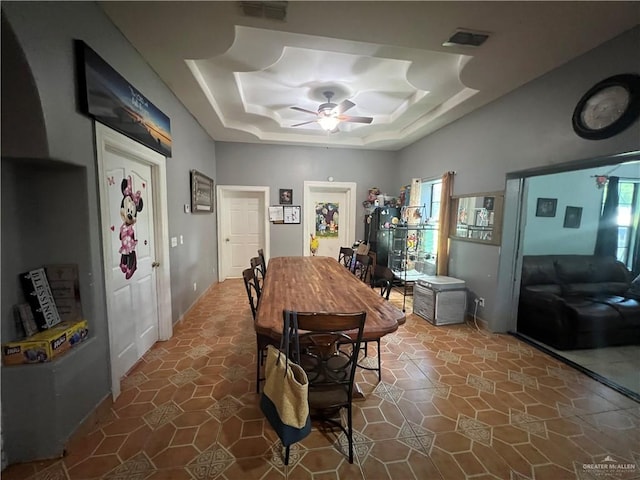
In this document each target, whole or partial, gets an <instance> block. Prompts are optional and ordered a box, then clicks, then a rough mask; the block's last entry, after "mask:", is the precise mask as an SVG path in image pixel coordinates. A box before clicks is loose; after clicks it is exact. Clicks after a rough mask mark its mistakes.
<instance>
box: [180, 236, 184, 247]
mask: <svg viewBox="0 0 640 480" xmlns="http://www.w3.org/2000/svg"><path fill="white" fill-rule="evenodd" d="M182 244H184V237H183V236H182V235H180V245H182Z"/></svg>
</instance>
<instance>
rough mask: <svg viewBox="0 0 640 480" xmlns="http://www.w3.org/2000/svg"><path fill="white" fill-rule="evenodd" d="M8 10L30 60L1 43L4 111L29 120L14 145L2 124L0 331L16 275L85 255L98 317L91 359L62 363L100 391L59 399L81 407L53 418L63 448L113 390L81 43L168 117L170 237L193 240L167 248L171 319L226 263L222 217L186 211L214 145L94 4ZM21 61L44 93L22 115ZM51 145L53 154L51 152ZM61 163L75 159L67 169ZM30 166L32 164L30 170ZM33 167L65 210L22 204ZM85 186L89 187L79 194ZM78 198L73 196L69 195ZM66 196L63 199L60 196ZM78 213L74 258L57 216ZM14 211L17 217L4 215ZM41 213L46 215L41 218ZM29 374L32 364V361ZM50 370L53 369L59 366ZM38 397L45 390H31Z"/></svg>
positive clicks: (22, 5) (88, 298) (87, 387)
mask: <svg viewBox="0 0 640 480" xmlns="http://www.w3.org/2000/svg"><path fill="white" fill-rule="evenodd" d="M2 11H3V14H4V15H5V16H6V19H7V21H8V24H9V25H10V27H11V29H12V30H13V32H14V33H15V37H16V38H17V42H18V44H19V47H20V48H21V49H22V50H23V52H24V59H25V60H26V61H23V62H21V52H17V51H15V48H14V51H13V53H14V54H13V55H6V56H5V55H4V53H5V50H4V48H5V45H3V57H2V74H3V90H2V94H3V95H2V104H3V118H5V115H8V116H9V117H11V116H12V114H13V112H15V116H13V118H19V119H20V122H19V123H20V125H21V126H22V129H19V128H12V129H11V131H10V134H11V141H10V142H7V146H8V147H9V146H10V147H11V148H10V150H5V148H4V144H5V142H4V140H5V139H6V138H8V137H5V135H7V134H8V133H9V131H8V130H5V129H4V128H3V150H2V157H3V158H2V168H3V183H2V197H3V201H2V244H3V250H2V256H3V262H2V263H3V269H2V275H3V277H2V281H3V288H2V303H1V306H0V314H1V317H0V320H1V323H2V335H3V338H2V339H3V341H4V340H13V339H14V338H8V337H9V336H12V335H14V334H15V332H14V330H13V321H14V320H13V316H12V315H11V307H12V306H13V305H14V304H15V303H18V302H20V301H22V298H21V295H20V293H19V289H18V288H16V285H15V282H17V274H18V273H19V272H21V271H25V270H27V269H30V268H33V267H35V266H39V265H40V264H42V263H50V262H52V263H56V262H61V261H71V262H74V263H78V264H79V267H80V277H81V283H82V286H81V294H82V304H83V310H84V314H85V316H86V318H87V320H88V321H89V326H90V331H91V335H92V341H91V347H90V348H85V349H83V350H82V355H86V358H85V357H83V358H81V359H78V358H76V359H75V361H74V362H66V361H65V362H64V364H65V371H64V372H63V373H59V374H56V375H58V377H57V378H65V379H67V378H69V379H74V381H75V382H76V383H77V385H78V388H80V389H82V391H83V392H85V391H86V392H92V395H91V398H86V397H87V396H86V395H71V396H70V397H69V398H65V399H64V401H62V400H60V402H57V403H60V404H61V405H58V407H57V408H63V409H64V411H65V412H67V411H69V412H73V415H72V416H65V415H59V414H56V415H55V418H56V421H57V420H59V425H56V428H55V429H54V430H55V431H54V432H51V434H52V435H55V436H56V438H55V439H51V442H50V443H51V444H52V445H54V444H55V445H56V446H57V445H59V444H62V443H63V441H64V440H65V439H66V437H67V436H68V435H69V434H70V433H71V432H72V431H73V430H74V428H75V427H76V426H77V424H78V423H79V422H80V420H81V419H82V418H83V417H84V416H86V415H87V414H89V413H90V412H91V410H92V408H93V407H95V405H96V404H97V403H98V401H99V400H101V399H102V398H104V397H106V396H107V395H108V393H109V389H110V386H109V382H108V378H109V373H108V372H109V366H108V360H107V359H108V356H107V349H108V334H107V319H106V300H105V294H104V280H103V279H104V277H103V265H102V256H101V251H102V249H101V236H100V229H99V211H100V210H99V205H98V190H97V173H96V157H95V147H94V130H93V122H92V121H91V120H90V119H89V118H87V117H85V116H84V115H81V114H80V113H79V112H78V110H77V108H76V80H75V68H74V55H73V40H74V39H81V40H83V41H85V42H86V43H87V44H88V45H89V46H90V47H91V48H93V49H94V50H95V51H96V52H97V53H98V54H99V55H100V56H102V57H103V58H104V60H105V61H106V62H108V63H109V64H110V65H111V66H112V67H113V68H114V69H115V70H116V71H118V72H119V73H120V74H121V75H122V76H123V77H124V78H126V79H127V80H128V81H129V82H131V83H132V84H133V85H134V86H135V87H136V88H138V89H139V90H140V91H141V92H142V93H143V94H144V95H145V96H146V97H147V98H148V99H149V100H150V101H151V102H153V103H154V104H155V105H156V106H157V107H158V108H159V109H160V110H162V111H163V112H164V113H165V114H166V115H168V116H169V117H170V119H171V130H172V132H171V133H172V137H173V155H172V158H169V159H167V164H166V165H167V178H168V185H167V190H168V210H169V235H170V236H171V237H174V236H175V237H178V236H179V235H183V236H184V244H183V245H178V247H176V248H173V249H171V250H170V260H171V265H170V270H171V288H172V318H173V320H174V321H177V320H178V319H179V318H180V317H181V316H182V315H183V314H184V313H185V311H186V310H187V309H188V308H189V307H190V306H191V305H192V304H193V302H194V301H195V300H196V299H197V297H198V296H200V295H201V294H202V293H203V292H204V291H205V290H206V288H208V287H209V286H210V285H211V284H212V283H213V282H214V279H215V277H214V272H215V271H217V263H216V240H215V238H216V227H215V215H211V214H209V215H188V214H185V213H184V212H183V205H184V204H185V203H189V202H190V194H189V171H190V169H198V170H200V171H201V172H203V173H205V174H207V175H209V176H211V177H214V178H215V171H216V159H215V145H214V142H213V141H212V140H211V138H210V137H209V136H208V135H207V134H206V133H205V132H204V131H203V130H202V128H201V127H200V126H199V124H198V123H197V122H196V121H195V120H194V119H193V117H192V116H191V115H190V114H189V113H188V112H187V111H186V110H185V108H184V107H183V106H182V104H181V103H180V102H178V100H177V99H176V98H175V96H174V95H173V94H172V93H171V92H170V91H169V89H168V88H167V86H166V85H165V84H164V83H163V82H162V81H161V80H160V79H159V78H158V77H157V75H156V74H155V73H154V72H153V71H152V70H151V68H150V67H149V66H148V65H147V63H146V62H144V61H143V60H142V58H141V57H140V56H139V54H138V53H137V52H136V50H135V49H134V48H133V47H132V46H131V45H130V44H129V43H128V42H127V41H126V40H125V39H124V37H123V36H122V35H121V34H120V32H119V31H118V30H117V29H116V28H115V27H114V26H113V24H112V23H111V22H110V21H109V20H108V18H107V17H106V16H105V15H104V14H103V12H102V10H101V9H100V8H99V7H98V5H97V4H96V3H94V2H2ZM4 27H5V25H4V24H3V28H4ZM3 37H4V36H3ZM16 63H23V64H24V65H28V66H29V67H30V69H31V71H32V76H33V80H34V82H35V88H36V89H37V94H36V98H35V102H34V101H33V98H30V100H32V101H30V102H29V103H28V104H27V105H29V106H30V109H31V110H33V112H32V115H31V116H28V115H25V114H24V113H25V112H24V106H25V104H24V103H21V102H20V92H16V91H12V87H11V85H13V88H15V87H16V85H19V84H20V81H19V79H18V80H16V81H12V82H6V83H5V77H6V76H10V75H11V72H12V70H13V68H12V67H13V66H14V65H15V64H16ZM21 78H27V79H28V75H26V76H24V75H23V76H22V77H21ZM34 103H35V105H36V106H37V104H38V103H39V104H40V105H41V112H38V111H36V110H37V108H34ZM43 118H44V129H45V135H46V136H45V137H44V138H46V146H44V147H42V146H39V148H37V149H34V148H31V146H32V142H33V133H40V132H41V131H42V124H43ZM3 123H4V122H3ZM13 127H15V125H13ZM38 138H40V136H39V137H38ZM21 145H24V149H21V148H20V147H21ZM42 152H48V155H46V153H42ZM45 155H46V158H39V159H38V160H39V161H38V162H32V161H31V159H32V158H33V157H34V156H39V157H43V156H45ZM8 157H11V159H9V158H8ZM54 160H55V162H54ZM23 164H24V165H23ZM49 164H50V165H51V167H50V166H49ZM54 164H55V165H56V169H55V175H56V176H61V177H64V178H65V179H66V180H61V181H60V182H59V184H60V185H66V187H69V190H67V193H66V194H65V192H64V189H62V187H56V186H53V185H50V186H46V182H44V181H43V180H42V179H43V178H45V174H44V171H45V170H46V169H47V168H54V167H53V165H54ZM63 164H66V165H67V167H64V166H61V165H63ZM69 166H72V167H73V166H75V169H72V172H73V173H71V174H70V175H71V176H66V174H65V168H69ZM33 170H35V173H30V171H33ZM5 173H6V174H7V177H6V180H5ZM32 174H33V175H34V177H35V178H38V183H37V186H40V187H41V189H43V190H42V193H41V194H40V197H39V198H40V201H44V202H46V201H47V196H46V192H49V193H50V194H51V195H59V196H60V197H59V198H60V199H61V202H58V203H56V204H54V205H55V206H56V207H57V208H53V205H52V206H51V208H49V209H48V210H47V215H46V216H44V215H40V216H37V215H34V214H33V213H30V212H28V210H26V209H25V208H24V207H20V208H19V209H17V210H16V209H15V202H16V201H17V200H16V199H23V200H24V199H25V198H27V199H28V195H27V196H25V191H29V190H28V188H26V189H25V187H24V185H25V184H27V186H28V184H29V176H30V175H32ZM53 178H57V177H53ZM65 182H66V183H65ZM45 186H46V189H45ZM32 188H33V187H32ZM77 192H80V193H81V195H77ZM74 195H76V196H74ZM69 196H71V198H68V197H69ZM65 198H66V202H65V201H63V200H62V199H65ZM7 199H8V200H9V201H7ZM74 202H76V203H77V204H82V208H73V209H71V210H69V208H65V203H74ZM9 210H12V211H11V212H10V211H9ZM76 211H79V212H80V213H79V214H78V218H77V223H76V225H77V228H75V229H74V230H73V234H74V235H78V236H80V238H78V239H77V240H74V242H76V241H77V244H78V245H80V248H78V249H76V251H75V252H74V254H73V255H69V252H70V251H71V250H72V249H70V248H67V249H66V250H64V253H60V252H58V251H57V250H56V249H55V248H54V247H55V245H56V244H58V243H59V242H60V238H59V235H57V234H56V225H61V224H64V225H66V224H68V222H69V220H71V218H70V217H71V216H72V215H74V213H73V212H76ZM29 215H31V217H29ZM5 216H6V217H7V218H8V219H10V220H9V221H7V219H6V218H5ZM37 219H41V220H46V221H43V222H42V223H40V224H39V225H38V224H37V222H36V220H37ZM43 245H47V247H46V248H45V247H43ZM14 247H15V248H14ZM9 248H11V252H10V251H9ZM13 251H15V252H17V254H16V256H15V257H13V256H11V255H12V252H13ZM10 254H11V255H10ZM7 258H10V261H9V262H7V263H5V261H6V259H7ZM193 259H196V260H193ZM194 282H197V284H198V291H196V292H194V291H193V288H192V285H193V283H194ZM75 355H79V354H74V356H75ZM58 365H59V364H58ZM9 368H11V367H9ZM17 368H22V367H17ZM3 370H4V369H3ZM32 371H33V372H35V370H32ZM53 371H55V370H54V369H53V368H52V372H53ZM9 377H16V375H13V374H12V375H5V374H3V381H4V380H5V378H9ZM17 377H19V376H17ZM24 378H25V380H24V381H23V382H22V383H21V385H20V387H19V391H20V395H22V397H21V398H30V396H29V394H28V393H29V391H30V390H32V391H33V390H34V389H38V388H41V385H38V383H42V382H40V381H37V382H36V381H30V380H28V378H29V377H24ZM34 378H35V377H34ZM65 381H66V380H65ZM53 383H55V382H53ZM8 391H10V389H8V388H7V385H4V387H3V389H2V393H3V397H4V398H3V402H2V403H3V405H4V409H3V412H2V413H3V417H4V420H7V419H16V421H18V420H17V419H20V420H19V421H24V422H26V423H25V424H24V431H25V432H28V431H29V429H33V428H34V427H35V426H37V425H36V424H37V420H36V419H35V418H33V417H29V411H28V409H26V408H22V409H18V410H17V409H14V408H12V406H14V405H16V404H19V402H16V401H13V402H12V401H9V400H7V397H6V395H7V392H8ZM39 392H40V391H39ZM48 392H49V394H50V395H51V396H52V399H51V400H52V401H53V399H54V398H56V395H57V392H56V390H55V389H54V387H53V386H52V387H51V389H49V390H48ZM40 393H42V392H40ZM31 398H39V397H38V396H35V395H32V396H31ZM13 400H15V398H13ZM62 404H64V405H62ZM20 412H22V413H20ZM58 427H59V428H58ZM9 430H10V426H9V425H7V424H6V423H5V422H3V434H4V435H5V444H4V446H5V448H7V450H9V449H10V448H11V445H14V446H15V442H13V441H12V439H11V438H9V436H10V434H11V433H12V432H11V431H9ZM43 431H45V430H43ZM13 453H15V449H14V450H13ZM47 453H50V452H47ZM15 460H16V458H15V456H13V458H12V454H11V452H10V456H9V461H10V462H11V461H15Z"/></svg>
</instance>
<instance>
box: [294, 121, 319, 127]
mask: <svg viewBox="0 0 640 480" xmlns="http://www.w3.org/2000/svg"><path fill="white" fill-rule="evenodd" d="M315 122H316V120H309V121H308V122H302V123H296V124H295V125H291V126H292V127H300V126H302V125H307V124H308V123H315Z"/></svg>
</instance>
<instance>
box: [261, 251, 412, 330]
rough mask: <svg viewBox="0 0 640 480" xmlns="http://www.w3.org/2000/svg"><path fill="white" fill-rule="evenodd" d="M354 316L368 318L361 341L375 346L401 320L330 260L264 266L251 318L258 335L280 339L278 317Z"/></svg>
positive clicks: (290, 260)
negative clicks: (289, 313)
mask: <svg viewBox="0 0 640 480" xmlns="http://www.w3.org/2000/svg"><path fill="white" fill-rule="evenodd" d="M283 310H294V311H297V312H330V313H354V312H360V311H364V312H366V313H367V318H366V320H365V324H364V331H363V334H362V339H363V340H365V341H372V340H377V339H379V338H381V337H383V336H384V335H386V334H388V333H392V332H394V331H396V330H397V329H398V325H400V324H402V323H404V321H405V314H404V313H403V312H402V311H401V310H400V309H399V308H397V307H395V306H394V305H393V304H392V303H391V302H389V301H387V300H385V299H384V298H383V297H381V296H380V295H379V293H378V292H377V290H374V289H372V288H371V287H370V286H369V285H367V284H366V283H364V282H362V281H361V280H359V279H358V278H357V277H356V276H355V275H354V274H353V273H351V272H350V271H349V270H348V269H347V268H345V267H344V266H343V265H341V264H340V263H338V261H337V260H336V259H335V258H331V257H275V258H272V259H270V260H269V264H268V266H267V274H266V276H265V279H264V284H263V290H262V295H261V296H260V302H259V304H258V311H257V313H256V320H255V323H254V325H255V329H256V332H257V333H260V334H262V335H267V336H269V337H271V338H273V339H275V340H280V337H281V336H282V325H283V321H282V311H283Z"/></svg>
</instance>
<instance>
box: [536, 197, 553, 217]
mask: <svg viewBox="0 0 640 480" xmlns="http://www.w3.org/2000/svg"><path fill="white" fill-rule="evenodd" d="M557 206H558V199H557V198H538V204H537V205H536V217H555V216H556V207H557Z"/></svg>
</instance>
